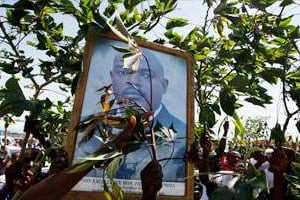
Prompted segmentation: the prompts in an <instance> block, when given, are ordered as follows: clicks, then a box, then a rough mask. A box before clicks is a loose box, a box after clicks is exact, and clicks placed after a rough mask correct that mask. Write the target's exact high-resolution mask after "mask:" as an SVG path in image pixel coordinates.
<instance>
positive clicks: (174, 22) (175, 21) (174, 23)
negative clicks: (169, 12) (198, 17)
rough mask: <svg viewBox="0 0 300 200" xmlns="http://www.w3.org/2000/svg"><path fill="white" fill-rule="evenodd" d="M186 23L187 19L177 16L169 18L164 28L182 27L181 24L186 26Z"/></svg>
mask: <svg viewBox="0 0 300 200" xmlns="http://www.w3.org/2000/svg"><path fill="white" fill-rule="evenodd" d="M187 24H188V20H187V19H184V18H179V17H177V18H172V19H169V20H168V22H167V25H166V28H167V29H172V28H175V27H183V26H186V25H187Z"/></svg>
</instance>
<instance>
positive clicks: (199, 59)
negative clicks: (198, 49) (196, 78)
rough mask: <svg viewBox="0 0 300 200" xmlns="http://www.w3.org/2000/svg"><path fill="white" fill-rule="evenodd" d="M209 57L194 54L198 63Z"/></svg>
mask: <svg viewBox="0 0 300 200" xmlns="http://www.w3.org/2000/svg"><path fill="white" fill-rule="evenodd" d="M206 57H207V55H202V54H194V59H195V60H197V61H201V60H204V59H205V58H206Z"/></svg>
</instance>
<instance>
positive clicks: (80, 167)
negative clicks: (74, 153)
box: [66, 161, 97, 174]
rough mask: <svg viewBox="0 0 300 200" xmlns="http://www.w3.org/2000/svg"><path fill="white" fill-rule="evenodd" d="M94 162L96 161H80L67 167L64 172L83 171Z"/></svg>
mask: <svg viewBox="0 0 300 200" xmlns="http://www.w3.org/2000/svg"><path fill="white" fill-rule="evenodd" d="M96 163H97V161H84V162H82V163H78V164H75V165H74V167H72V168H71V169H69V170H68V171H67V172H66V173H67V174H74V173H80V172H84V171H86V170H87V169H89V168H90V167H92V166H93V165H95V164H96Z"/></svg>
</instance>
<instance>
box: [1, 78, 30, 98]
mask: <svg viewBox="0 0 300 200" xmlns="http://www.w3.org/2000/svg"><path fill="white" fill-rule="evenodd" d="M5 87H6V88H7V90H8V92H10V93H11V94H12V95H14V96H15V95H16V96H17V97H18V98H19V99H23V100H25V96H24V93H23V91H22V89H21V87H20V85H19V83H18V80H17V79H15V78H13V77H12V78H10V79H8V80H7V81H6V83H5Z"/></svg>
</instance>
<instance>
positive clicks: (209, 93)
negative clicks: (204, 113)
mask: <svg viewBox="0 0 300 200" xmlns="http://www.w3.org/2000/svg"><path fill="white" fill-rule="evenodd" d="M233 71H234V69H231V70H230V71H229V72H228V73H227V74H226V75H225V76H223V77H222V78H221V79H220V80H219V82H222V81H223V80H224V79H225V78H226V77H227V76H229V75H230V74H231V73H232V72H233ZM216 87H217V86H216V85H214V86H213V88H212V89H211V90H210V91H209V92H208V93H207V95H206V97H209V95H211V93H212V92H213V91H214V89H215V88H216Z"/></svg>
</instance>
